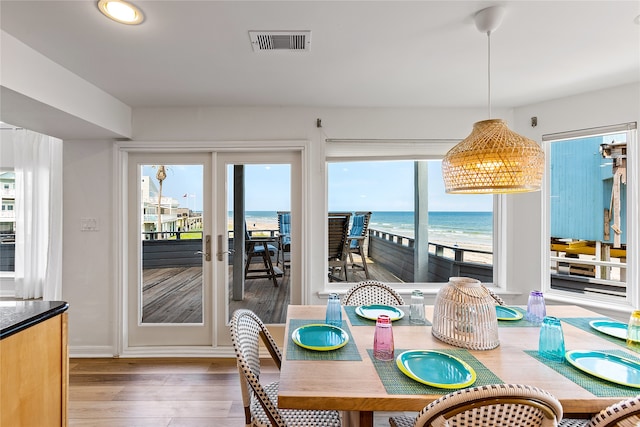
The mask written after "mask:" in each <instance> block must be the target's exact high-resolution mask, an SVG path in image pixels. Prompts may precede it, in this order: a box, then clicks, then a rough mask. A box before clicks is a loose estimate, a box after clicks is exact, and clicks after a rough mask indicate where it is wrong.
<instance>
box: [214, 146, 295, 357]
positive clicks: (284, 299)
mask: <svg viewBox="0 0 640 427" xmlns="http://www.w3.org/2000/svg"><path fill="white" fill-rule="evenodd" d="M215 169H216V176H215V181H216V199H217V201H218V202H219V203H217V204H216V210H217V213H216V217H217V218H225V219H226V221H217V222H216V233H215V234H216V244H217V245H219V250H218V251H217V254H218V256H217V258H216V263H217V265H218V266H220V268H217V269H216V280H215V281H216V283H217V284H218V285H217V286H216V293H217V298H216V301H217V307H216V308H217V309H216V323H217V324H219V325H228V322H229V319H230V316H231V314H232V312H233V310H234V309H238V308H248V309H250V310H253V311H254V312H256V314H258V316H259V317H261V318H262V319H263V321H264V322H265V323H266V324H279V323H284V320H283V317H282V316H283V315H286V308H287V306H288V305H289V304H292V303H293V304H300V303H301V300H302V298H301V286H300V284H301V282H302V280H301V277H302V268H301V262H300V259H301V256H302V254H303V251H302V243H301V242H302V232H301V230H302V218H301V216H302V209H301V194H302V185H303V184H302V180H301V179H300V177H301V176H302V168H301V152H299V151H291V152H290V151H286V152H282V151H278V152H253V153H246V152H225V153H218V154H217V155H216V168H215ZM278 212H287V213H289V215H290V222H291V223H290V236H289V237H290V244H289V246H288V247H287V251H288V252H287V253H285V254H283V253H279V251H282V250H283V248H282V247H279V246H278V243H279V240H278V238H277V237H278V234H279V229H278ZM245 229H246V230H247V231H246V234H245V233H242V234H245V237H246V238H247V239H249V240H252V239H254V238H255V240H260V243H258V244H256V246H255V247H257V248H258V250H259V251H264V250H265V249H266V250H267V254H266V256H265V257H262V256H254V257H253V258H249V257H248V252H249V251H251V249H252V248H254V246H253V245H252V244H249V245H247V244H246V243H247V242H246V241H245V242H244V243H245V244H244V245H243V244H242V242H241V243H240V244H236V242H238V240H237V239H236V236H237V235H238V233H241V230H245ZM263 245H265V246H263ZM280 256H282V261H281V263H280V262H278V258H279V257H280ZM267 258H268V259H267ZM285 259H286V262H285ZM251 261H254V262H251ZM254 265H256V266H255V267H254ZM254 268H258V269H262V270H263V271H261V273H260V274H259V275H258V277H259V278H258V279H253V278H252V277H255V276H254V274H253V273H251V271H253V270H254ZM246 270H249V273H247V272H246ZM264 270H266V271H264ZM217 342H218V343H219V345H230V344H231V342H230V338H229V334H228V333H226V331H225V332H224V333H221V334H219V335H218V337H217Z"/></svg>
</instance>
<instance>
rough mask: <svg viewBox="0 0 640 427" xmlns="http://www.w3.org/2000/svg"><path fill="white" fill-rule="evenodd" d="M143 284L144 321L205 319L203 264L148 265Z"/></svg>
mask: <svg viewBox="0 0 640 427" xmlns="http://www.w3.org/2000/svg"><path fill="white" fill-rule="evenodd" d="M142 283H143V287H142V307H143V308H142V322H143V323H200V322H202V267H176V268H148V269H145V270H143V277H142Z"/></svg>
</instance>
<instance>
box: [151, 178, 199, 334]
mask: <svg viewBox="0 0 640 427" xmlns="http://www.w3.org/2000/svg"><path fill="white" fill-rule="evenodd" d="M140 172H141V173H140V175H141V177H142V179H141V187H140V190H141V191H140V212H141V216H140V227H139V230H140V238H141V239H142V246H141V247H142V254H141V256H142V274H141V277H142V286H141V292H142V295H141V298H140V301H141V303H142V323H202V322H203V312H202V299H203V276H202V263H203V255H202V250H203V245H202V230H203V222H202V221H203V217H202V195H203V166H202V165H143V166H141V171H140Z"/></svg>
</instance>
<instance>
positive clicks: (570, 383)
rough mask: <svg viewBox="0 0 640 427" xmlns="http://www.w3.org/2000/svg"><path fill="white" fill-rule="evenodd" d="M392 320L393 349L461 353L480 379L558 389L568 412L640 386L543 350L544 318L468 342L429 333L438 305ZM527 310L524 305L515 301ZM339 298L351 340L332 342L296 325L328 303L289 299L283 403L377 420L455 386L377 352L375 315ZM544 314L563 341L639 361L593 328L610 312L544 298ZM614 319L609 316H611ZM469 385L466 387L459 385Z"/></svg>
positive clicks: (355, 421)
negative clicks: (319, 342)
mask: <svg viewBox="0 0 640 427" xmlns="http://www.w3.org/2000/svg"><path fill="white" fill-rule="evenodd" d="M397 308H398V309H400V310H402V311H403V313H404V314H406V315H404V316H402V318H400V319H398V320H395V321H393V323H392V331H393V338H394V347H395V353H394V355H395V357H397V356H399V355H400V354H402V353H403V352H405V351H409V350H434V351H437V352H442V353H445V354H449V355H452V356H454V357H456V358H458V359H459V360H463V361H464V362H466V363H467V364H468V365H469V366H471V367H472V368H473V370H474V371H475V372H476V379H475V382H474V383H473V384H472V385H470V386H471V387H472V386H478V385H484V384H491V383H511V384H513V383H517V384H527V385H530V386H535V387H538V388H541V389H544V390H546V391H548V392H550V393H551V394H553V395H554V396H555V397H556V398H557V399H558V400H559V401H560V402H561V404H562V407H563V411H564V417H566V418H587V417H590V416H592V415H593V414H595V413H597V412H599V411H600V410H601V409H604V408H605V407H607V406H609V405H611V404H613V403H616V402H618V401H620V400H622V399H624V398H627V397H632V396H635V395H637V394H639V393H640V389H639V388H636V386H635V385H633V384H632V385H624V384H618V383H613V382H611V381H607V380H605V379H602V378H598V377H596V376H594V375H591V374H588V373H585V372H583V370H579V369H577V368H576V367H574V366H573V365H572V364H570V363H568V362H567V361H566V360H561V361H552V360H547V359H545V358H542V357H540V355H539V354H538V351H537V350H538V340H539V335H540V326H539V325H538V324H535V323H532V322H529V321H527V320H526V316H523V317H522V318H520V319H518V320H508V321H503V320H500V321H498V336H499V345H498V346H497V347H496V348H493V349H490V350H471V349H465V348H461V347H456V346H453V345H449V344H447V343H445V342H443V341H440V340H439V339H437V338H435V337H434V336H433V335H432V323H431V322H432V320H433V311H434V310H433V306H430V305H427V306H425V317H426V322H425V324H422V325H415V324H412V323H411V322H410V321H409V308H408V307H406V306H401V307H397ZM511 308H512V309H513V310H514V311H517V312H520V313H521V314H524V313H525V312H526V308H524V307H518V306H512V307H511ZM356 309H357V307H349V306H342V315H343V318H342V326H341V328H342V329H343V330H344V331H345V332H346V335H347V336H348V340H347V341H346V342H347V344H346V345H344V346H342V347H340V348H338V349H334V350H329V351H318V350H316V349H308V348H304V347H302V346H300V345H298V344H296V343H295V342H294V341H293V339H292V333H293V332H294V331H296V330H297V329H298V328H300V327H304V326H305V325H309V324H324V318H325V311H326V307H325V306H322V305H290V306H289V307H288V312H287V321H286V327H285V339H284V341H285V342H284V346H283V358H282V366H281V371H280V385H279V391H278V406H279V407H280V408H282V409H287V408H288V409H319V410H338V411H344V412H343V416H344V418H348V419H350V420H352V421H351V422H349V421H348V420H345V423H344V425H360V426H361V427H367V426H373V414H374V412H376V411H385V412H386V411H416V412H417V411H420V410H421V409H423V408H424V407H425V406H426V405H427V404H429V403H430V402H432V401H434V400H436V399H438V398H439V397H442V396H443V395H445V394H448V393H450V392H452V391H454V389H451V388H441V387H435V386H432V385H429V384H423V383H422V382H418V381H416V380H414V379H412V378H409V376H408V375H406V374H405V373H403V372H402V371H401V370H400V369H399V368H398V366H397V364H396V361H395V360H391V361H380V360H377V359H375V358H374V357H373V338H374V331H375V321H374V320H372V319H367V318H365V317H363V316H361V315H359V314H358V313H357V310H356ZM546 311H547V315H548V316H554V317H557V318H559V319H560V321H561V326H562V331H563V335H564V342H565V348H566V350H567V351H570V350H589V351H594V350H597V351H603V352H607V353H609V354H613V355H617V356H620V357H624V358H626V359H630V360H633V361H636V362H640V354H639V353H638V351H640V350H636V349H632V348H628V347H627V346H626V342H625V340H623V339H620V338H616V337H614V336H611V335H609V334H607V333H602V332H601V331H600V330H596V329H594V328H593V327H592V326H591V324H590V322H592V321H593V320H597V319H600V320H607V319H608V318H607V317H606V316H603V315H601V314H598V313H596V312H593V311H591V310H588V309H586V308H583V307H579V306H575V305H550V304H549V305H547V307H546ZM608 320H612V319H608ZM461 388H464V387H461Z"/></svg>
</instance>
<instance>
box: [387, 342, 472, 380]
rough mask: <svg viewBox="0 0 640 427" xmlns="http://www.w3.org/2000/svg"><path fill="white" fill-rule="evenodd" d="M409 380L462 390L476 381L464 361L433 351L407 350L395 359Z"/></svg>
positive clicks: (469, 367) (470, 368)
mask: <svg viewBox="0 0 640 427" xmlns="http://www.w3.org/2000/svg"><path fill="white" fill-rule="evenodd" d="M396 365H398V368H399V369H400V371H402V373H403V374H405V375H406V376H408V377H409V378H411V379H413V380H415V381H418V382H421V383H423V384H427V385H430V386H432V387H439V388H464V387H469V386H470V385H471V384H473V383H474V382H475V381H476V371H474V370H473V368H472V367H471V366H469V365H468V364H467V363H466V362H465V361H463V360H460V359H458V358H457V357H454V356H451V355H449V354H446V353H441V352H439V351H434V350H409V351H405V352H404V353H401V354H399V355H398V357H397V358H396Z"/></svg>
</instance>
